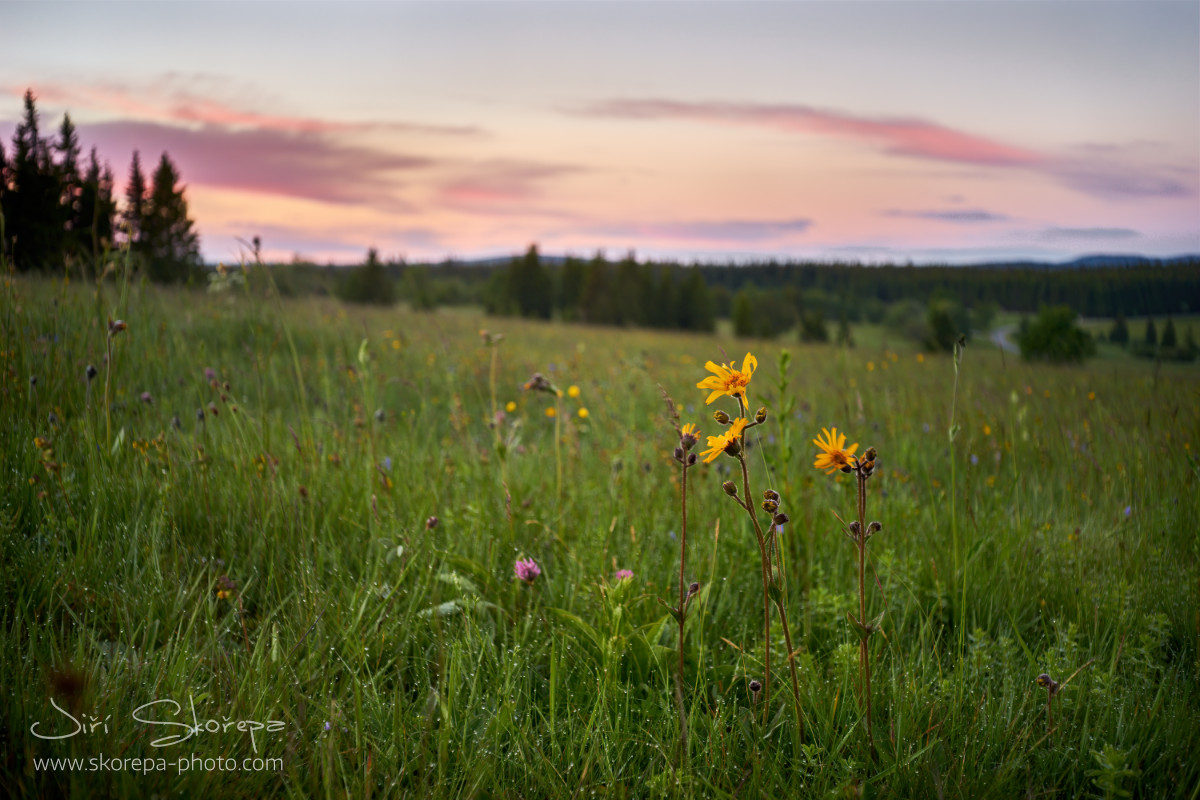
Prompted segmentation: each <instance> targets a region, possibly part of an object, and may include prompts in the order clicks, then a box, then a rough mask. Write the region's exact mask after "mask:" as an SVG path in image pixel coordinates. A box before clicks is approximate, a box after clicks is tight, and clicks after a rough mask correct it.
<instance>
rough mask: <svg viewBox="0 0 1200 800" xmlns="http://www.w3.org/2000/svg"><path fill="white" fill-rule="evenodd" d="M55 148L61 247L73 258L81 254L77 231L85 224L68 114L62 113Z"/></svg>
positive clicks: (73, 133)
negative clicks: (61, 235)
mask: <svg viewBox="0 0 1200 800" xmlns="http://www.w3.org/2000/svg"><path fill="white" fill-rule="evenodd" d="M54 149H55V150H57V151H58V154H59V157H58V170H57V173H58V192H59V200H58V204H59V209H58V215H59V225H61V226H62V229H63V230H64V231H65V235H64V236H63V250H64V252H65V253H66V254H67V255H68V256H72V257H77V256H79V255H81V254H82V252H86V251H82V250H81V248H80V247H79V244H80V243H79V238H78V233H79V231H81V230H83V229H84V228H85V227H86V223H85V221H84V219H83V209H82V199H83V177H82V176H81V175H80V174H79V134H78V133H76V131H75V125H74V123H72V122H71V115H70V114H63V121H62V125H61V126H60V127H59V129H58V141H57V142H55V143H54Z"/></svg>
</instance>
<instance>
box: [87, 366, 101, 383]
mask: <svg viewBox="0 0 1200 800" xmlns="http://www.w3.org/2000/svg"><path fill="white" fill-rule="evenodd" d="M84 374H85V375H87V379H88V380H89V381H91V380H92V379H93V378H95V377H96V376H97V375H98V374H99V370H97V369H96V368H95V367H93V366H92V365H91V364H88V365H87V369H86V370H84Z"/></svg>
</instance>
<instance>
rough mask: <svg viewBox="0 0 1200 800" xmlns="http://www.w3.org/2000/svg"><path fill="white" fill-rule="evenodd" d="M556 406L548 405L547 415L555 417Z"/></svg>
mask: <svg viewBox="0 0 1200 800" xmlns="http://www.w3.org/2000/svg"><path fill="white" fill-rule="evenodd" d="M555 413H556V412H555V410H554V406H546V416H547V417H553V416H554V415H555Z"/></svg>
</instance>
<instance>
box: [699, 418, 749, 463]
mask: <svg viewBox="0 0 1200 800" xmlns="http://www.w3.org/2000/svg"><path fill="white" fill-rule="evenodd" d="M749 424H750V420H748V419H746V418H745V417H738V418H737V419H735V420H734V421H733V422H731V423H730V424H729V430H727V431H725V432H724V433H722V434H721V435H720V436H709V437H708V449H707V450H705V451H703V452H702V453H700V455H701V456H703V457H704V463H705V464H711V463H712V462H714V461H716V460H717V456H719V455H721V453H726V452H729V453H732V452H735V450H734V448H735V447H736V446H738V445H740V444H741V438H742V432H743V431H745V430H746V426H747V425H749Z"/></svg>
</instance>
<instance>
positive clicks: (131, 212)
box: [121, 150, 146, 252]
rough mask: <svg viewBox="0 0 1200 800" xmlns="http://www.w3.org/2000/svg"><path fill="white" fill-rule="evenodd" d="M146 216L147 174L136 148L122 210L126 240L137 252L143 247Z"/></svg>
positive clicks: (122, 225) (122, 222) (122, 223)
mask: <svg viewBox="0 0 1200 800" xmlns="http://www.w3.org/2000/svg"><path fill="white" fill-rule="evenodd" d="M145 216H146V176H145V175H144V174H142V160H141V156H140V155H139V154H138V151H137V150H134V151H133V162H132V163H131V164H130V165H129V181H128V182H127V183H126V184H125V210H124V211H123V212H121V227H122V229H123V230H124V233H125V241H126V242H128V243H129V247H130V249H131V250H133V251H135V252H140V251H141V249H142V247H141V245H142V221H143V219H144V218H145Z"/></svg>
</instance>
